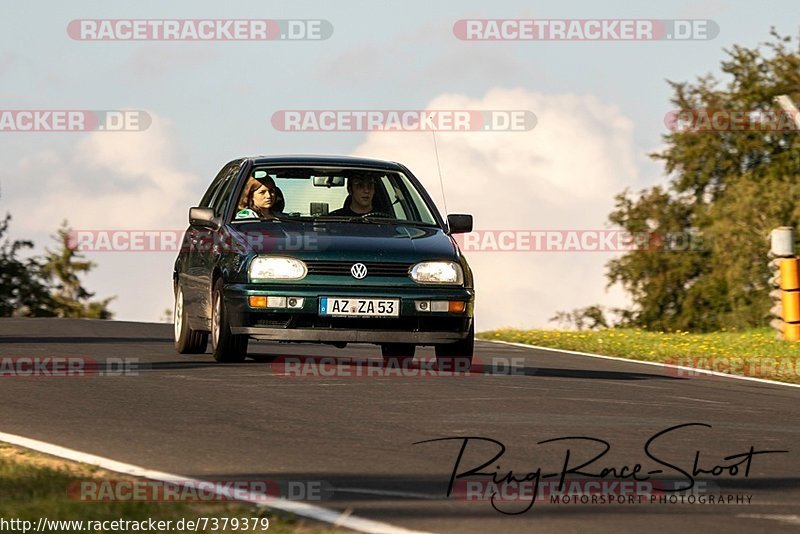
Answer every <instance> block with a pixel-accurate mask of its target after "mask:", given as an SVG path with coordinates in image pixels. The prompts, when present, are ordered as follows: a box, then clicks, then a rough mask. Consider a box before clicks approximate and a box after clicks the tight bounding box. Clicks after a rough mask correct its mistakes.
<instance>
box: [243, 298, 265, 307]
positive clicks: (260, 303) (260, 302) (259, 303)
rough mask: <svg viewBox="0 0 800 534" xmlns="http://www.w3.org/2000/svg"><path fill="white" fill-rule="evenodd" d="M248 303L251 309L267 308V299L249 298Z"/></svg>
mask: <svg viewBox="0 0 800 534" xmlns="http://www.w3.org/2000/svg"><path fill="white" fill-rule="evenodd" d="M248 301H249V302H250V307H251V308H266V307H267V297H264V296H251V297H249V299H248Z"/></svg>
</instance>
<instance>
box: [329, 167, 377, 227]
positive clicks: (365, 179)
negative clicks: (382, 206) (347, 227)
mask: <svg viewBox="0 0 800 534" xmlns="http://www.w3.org/2000/svg"><path fill="white" fill-rule="evenodd" d="M347 192H348V193H349V195H348V196H347V199H345V201H344V206H342V207H341V208H339V209H338V210H333V211H332V212H330V213H329V214H328V215H344V216H349V217H358V216H359V215H364V214H367V213H371V212H372V198H373V197H374V196H375V179H374V178H372V177H371V176H353V177H352V178H349V179H348V180H347Z"/></svg>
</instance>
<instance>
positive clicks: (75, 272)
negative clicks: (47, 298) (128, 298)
mask: <svg viewBox="0 0 800 534" xmlns="http://www.w3.org/2000/svg"><path fill="white" fill-rule="evenodd" d="M70 231H71V230H70V228H69V227H68V225H67V222H66V221H64V222H63V223H62V224H61V228H59V230H58V234H57V235H55V236H53V239H54V240H56V241H57V242H58V243H59V245H60V249H58V250H56V251H51V250H49V249H45V251H46V253H47V255H46V257H45V260H44V263H43V264H42V273H43V274H44V276H45V277H47V278H48V279H49V280H50V282H51V283H52V284H53V287H52V298H53V302H54V306H53V309H54V312H55V315H57V316H58V317H86V318H89V319H111V318H112V317H113V314H112V313H111V312H110V311H109V310H108V303H109V302H111V301H112V300H114V298H116V297H111V298H107V299H103V300H99V301H92V300H91V298H92V297H93V296H94V293H90V292H89V291H87V290H86V289H84V287H83V286H82V285H81V281H80V278H79V275H80V274H84V273H88V272H89V271H91V270H92V269H93V268H94V267H95V266H96V264H95V263H94V262H92V261H87V260H84V259H83V255H82V254H80V253H78V252H76V251H75V246H74V245H73V244H72V243H71V242H70Z"/></svg>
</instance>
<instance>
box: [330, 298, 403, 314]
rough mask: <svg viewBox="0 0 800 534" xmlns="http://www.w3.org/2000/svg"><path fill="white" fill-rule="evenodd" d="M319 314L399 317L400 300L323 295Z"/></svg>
mask: <svg viewBox="0 0 800 534" xmlns="http://www.w3.org/2000/svg"><path fill="white" fill-rule="evenodd" d="M319 314H320V315H338V316H344V317H399V316H400V300H399V299H358V298H340V297H322V298H320V299H319Z"/></svg>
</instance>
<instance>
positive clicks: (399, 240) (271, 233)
mask: <svg viewBox="0 0 800 534" xmlns="http://www.w3.org/2000/svg"><path fill="white" fill-rule="evenodd" d="M229 229H230V233H231V238H232V240H234V241H236V242H239V243H241V244H242V245H244V246H245V249H246V250H248V251H251V252H252V253H257V254H285V255H287V256H292V257H295V258H299V259H303V260H324V261H380V262H402V263H415V262H418V261H421V260H428V259H453V260H455V259H456V258H457V249H456V246H455V243H454V241H453V240H452V239H451V238H450V236H449V235H447V234H446V233H445V232H444V231H443V230H442V229H441V228H434V227H420V226H408V225H404V224H383V223H381V224H378V223H325V224H312V223H296V222H285V221H284V222H271V221H270V222H258V223H240V224H237V225H229Z"/></svg>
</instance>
